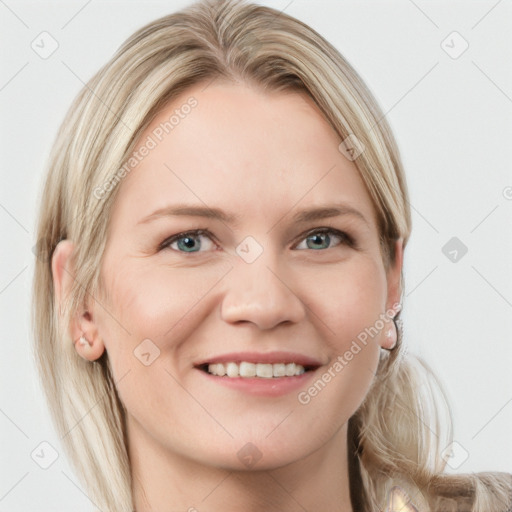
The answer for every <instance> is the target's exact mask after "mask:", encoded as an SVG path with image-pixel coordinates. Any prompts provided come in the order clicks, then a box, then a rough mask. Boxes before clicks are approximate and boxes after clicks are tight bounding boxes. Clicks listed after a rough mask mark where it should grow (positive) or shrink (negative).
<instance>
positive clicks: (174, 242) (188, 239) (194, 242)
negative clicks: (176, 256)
mask: <svg viewBox="0 0 512 512" xmlns="http://www.w3.org/2000/svg"><path fill="white" fill-rule="evenodd" d="M203 241H205V242H203ZM214 247H216V245H215V243H214V242H213V240H212V234H211V233H210V232H209V231H208V230H206V229H196V230H193V231H187V232H185V233H178V234H177V235H173V236H172V237H170V238H167V239H166V240H164V241H163V242H162V243H161V244H160V246H159V247H158V250H159V251H160V250H162V249H166V248H170V249H172V250H174V251H177V252H187V253H190V252H204V251H201V249H205V250H211V249H213V248H214Z"/></svg>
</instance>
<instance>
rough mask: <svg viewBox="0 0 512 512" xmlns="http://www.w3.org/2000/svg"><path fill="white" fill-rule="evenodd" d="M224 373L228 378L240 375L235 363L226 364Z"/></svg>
mask: <svg viewBox="0 0 512 512" xmlns="http://www.w3.org/2000/svg"><path fill="white" fill-rule="evenodd" d="M226 373H227V374H228V377H238V375H239V373H240V372H239V370H238V365H237V364H236V363H228V364H227V365H226Z"/></svg>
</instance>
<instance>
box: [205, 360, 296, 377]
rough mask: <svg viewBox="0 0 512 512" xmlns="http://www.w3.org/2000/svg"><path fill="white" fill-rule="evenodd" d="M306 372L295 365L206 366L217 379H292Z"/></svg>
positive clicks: (218, 364)
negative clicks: (225, 377) (226, 377)
mask: <svg viewBox="0 0 512 512" xmlns="http://www.w3.org/2000/svg"><path fill="white" fill-rule="evenodd" d="M305 371H306V369H305V368H304V366H302V365H300V364H295V363H287V364H285V363H275V364H270V363H257V364H255V363H248V362H246V361H242V362H241V363H240V364H237V363H226V364H222V363H213V364H209V365H208V373H211V374H212V375H217V376H219V377H224V376H226V375H227V376H228V377H247V378H249V377H260V378H262V379H272V378H274V377H276V378H278V377H293V376H295V375H301V374H303V373H304V372H305Z"/></svg>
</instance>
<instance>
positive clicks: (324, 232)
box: [296, 228, 352, 250]
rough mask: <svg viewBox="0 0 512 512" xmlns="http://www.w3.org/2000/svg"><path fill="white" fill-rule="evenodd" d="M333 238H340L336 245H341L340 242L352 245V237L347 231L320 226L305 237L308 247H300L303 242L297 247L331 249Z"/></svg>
mask: <svg viewBox="0 0 512 512" xmlns="http://www.w3.org/2000/svg"><path fill="white" fill-rule="evenodd" d="M333 238H334V239H338V240H339V241H338V243H337V244H335V245H339V244H340V243H346V244H348V245H352V239H351V238H350V237H349V236H348V235H347V234H346V233H343V232H342V231H338V230H337V229H333V228H320V229H317V230H315V231H310V233H309V234H308V236H307V237H306V238H305V239H304V241H305V242H306V247H300V245H301V244H299V245H297V247H296V248H297V249H312V250H319V249H330V248H332V247H333V246H331V245H330V243H331V241H332V240H333ZM302 245H303V244H302Z"/></svg>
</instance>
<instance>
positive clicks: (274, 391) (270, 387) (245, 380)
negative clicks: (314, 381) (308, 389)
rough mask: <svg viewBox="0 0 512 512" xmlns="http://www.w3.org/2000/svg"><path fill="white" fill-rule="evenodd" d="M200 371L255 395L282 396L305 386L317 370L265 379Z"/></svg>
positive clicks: (222, 383) (212, 380)
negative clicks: (221, 375)
mask: <svg viewBox="0 0 512 512" xmlns="http://www.w3.org/2000/svg"><path fill="white" fill-rule="evenodd" d="M198 371H199V372H200V373H201V374H203V375H204V376H205V377H206V378H207V379H209V380H210V381H211V382H216V383H218V384H221V385H223V386H227V387H228V388H231V389H236V390H238V391H242V392H244V393H248V394H251V395H255V396H280V395H285V394H287V393H291V392H293V391H296V390H298V389H300V388H301V387H303V386H304V385H305V384H306V383H307V381H308V380H309V379H310V378H311V377H312V376H313V375H314V374H315V373H316V370H310V371H307V372H304V373H302V374H301V375H295V376H293V377H277V378H271V379H264V378H261V377H219V376H218V375H212V374H211V373H207V372H205V371H203V370H199V369H198Z"/></svg>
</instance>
